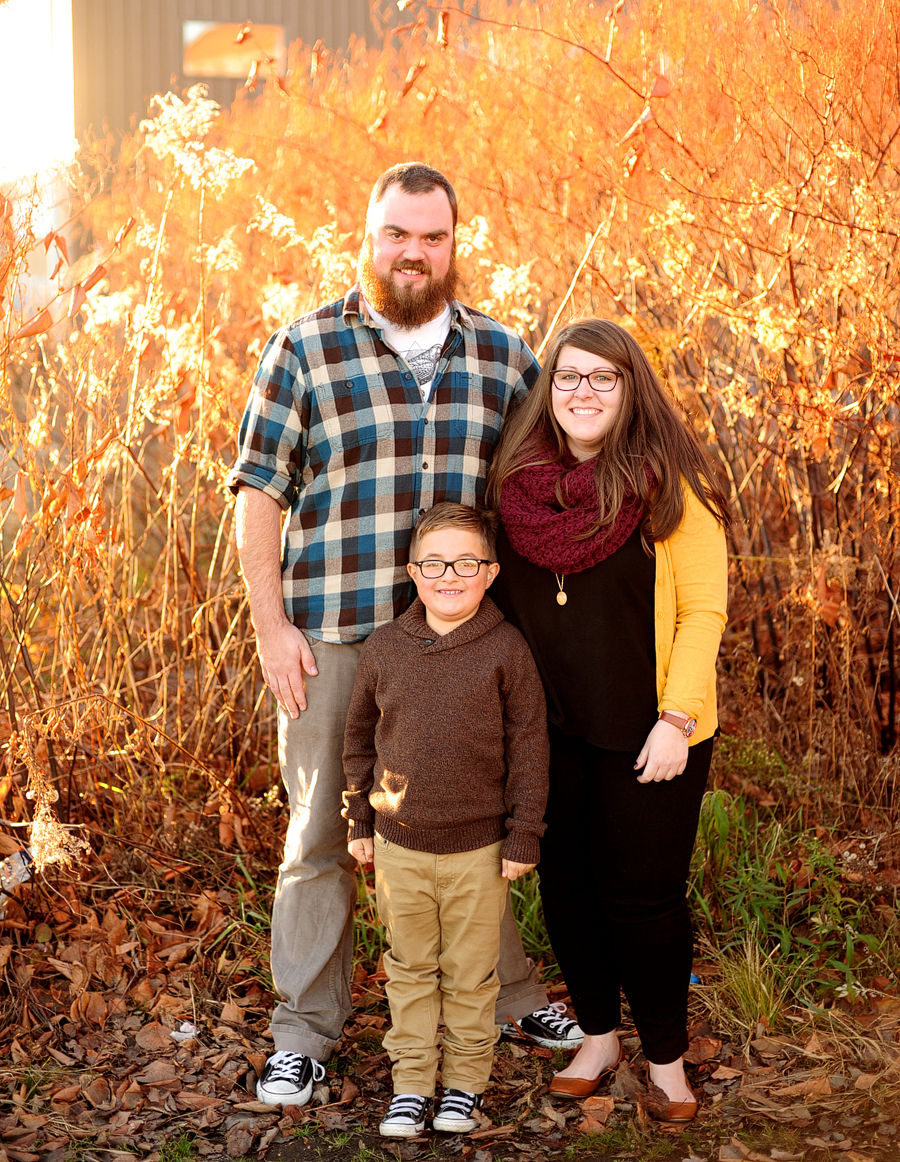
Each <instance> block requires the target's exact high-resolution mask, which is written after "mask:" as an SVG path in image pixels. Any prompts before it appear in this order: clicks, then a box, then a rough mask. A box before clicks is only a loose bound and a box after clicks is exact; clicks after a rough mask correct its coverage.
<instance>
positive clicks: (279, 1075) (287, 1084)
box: [256, 1049, 325, 1106]
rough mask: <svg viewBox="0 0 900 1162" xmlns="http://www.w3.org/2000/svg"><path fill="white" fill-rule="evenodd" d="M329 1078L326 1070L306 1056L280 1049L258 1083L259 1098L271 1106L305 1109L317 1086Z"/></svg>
mask: <svg viewBox="0 0 900 1162" xmlns="http://www.w3.org/2000/svg"><path fill="white" fill-rule="evenodd" d="M324 1077H325V1067H324V1066H322V1065H320V1064H319V1063H318V1061H316V1060H315V1059H314V1058H312V1057H307V1056H306V1054H305V1053H289V1052H288V1051H287V1050H286V1049H280V1050H279V1051H278V1052H277V1053H273V1054H272V1056H271V1057H270V1058H269V1060H268V1061H267V1062H266V1066H265V1069H263V1071H262V1074H261V1076H260V1079H259V1081H258V1082H257V1083H256V1099H257V1101H261V1102H265V1104H266V1105H267V1106H305V1105H306V1103H307V1102H308V1101H309V1099H310V1098H311V1097H312V1091H313V1086H314V1085H315V1083H316V1082H317V1081H322V1080H323V1078H324Z"/></svg>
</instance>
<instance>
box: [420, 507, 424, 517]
mask: <svg viewBox="0 0 900 1162" xmlns="http://www.w3.org/2000/svg"><path fill="white" fill-rule="evenodd" d="M424 515H425V509H424V508H420V509H419V516H424Z"/></svg>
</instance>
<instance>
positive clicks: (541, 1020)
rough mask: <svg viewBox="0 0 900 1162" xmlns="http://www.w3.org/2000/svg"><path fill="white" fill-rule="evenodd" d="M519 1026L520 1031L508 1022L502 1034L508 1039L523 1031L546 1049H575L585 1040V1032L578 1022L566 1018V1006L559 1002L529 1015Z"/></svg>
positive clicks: (501, 1028)
mask: <svg viewBox="0 0 900 1162" xmlns="http://www.w3.org/2000/svg"><path fill="white" fill-rule="evenodd" d="M517 1024H518V1026H519V1028H518V1029H517V1028H516V1025H515V1024H513V1023H512V1022H507V1023H506V1024H505V1025H501V1026H500V1032H501V1033H502V1034H503V1035H504V1036H506V1037H515V1036H516V1035H517V1034H518V1032H519V1030H520V1029H521V1031H522V1032H523V1033H524V1034H525V1036H526V1037H529V1038H530V1039H531V1040H532V1041H536V1042H537V1044H538V1045H543V1047H544V1048H545V1049H575V1048H577V1046H579V1045H580V1044H581V1042H582V1041H583V1040H584V1030H583V1029H582V1027H581V1026H580V1025H579V1024H578V1022H577V1021H573V1020H572V1018H571V1017H567V1016H566V1006H565V1005H562V1004H560V1003H559V1001H557V1002H556V1003H555V1004H552V1005H548V1006H547V1007H546V1009H537V1010H536V1011H535V1012H534V1013H529V1014H528V1016H527V1017H523V1018H522V1020H521V1021H518V1022H517Z"/></svg>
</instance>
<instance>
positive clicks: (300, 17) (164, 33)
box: [72, 0, 374, 138]
mask: <svg viewBox="0 0 900 1162" xmlns="http://www.w3.org/2000/svg"><path fill="white" fill-rule="evenodd" d="M185 20H221V21H230V22H236V23H239V24H243V23H244V21H247V20H252V21H253V22H254V23H256V24H281V25H283V26H284V29H285V36H286V40H287V42H288V43H291V42H292V41H295V40H303V41H305V42H306V43H307V44H315V42H316V41H317V40H319V39H321V40H322V41H324V43H325V45H326V46H327V47H328V48H342V47H344V46H346V44H347V42H348V40H349V38H350V36H351V34H356V35H357V36H362V37H364V38H366V39H367V40H369V42H370V43H371V42H372V37H373V34H374V30H373V27H372V23H371V20H370V16H369V0H72V43H73V54H74V66H75V133H76V136H78V137H79V138H80V137H81V136H82V135H83V134H84V133H85V131H86V130H88V129H91V131H92V132H93V134H94V135H95V136H99V135H100V134H102V133H103V132H104V130H105V129H107V128H108V129H109V130H111V131H112V132H113V133H115V134H116V135H117V136H118V135H121V134H122V133H123V132H126V131H127V130H128V129H130V128H131V127H132V124H135V123H136V122H137V121H139V120H140V119H141V118H142V117H144V116H145V115H146V111H147V104H148V101H149V100H150V97H152V96H153V95H154V94H155V93H164V92H168V91H169V90H172V91H173V92H180V91H181V90H182V89H184V88H186V87H187V86H189V85H194V84H197V83H198V82H200V81H202V82H203V83H204V84H206V85H207V86H208V88H209V95H210V97H212V98H213V100H215V101H218V102H219V103H220V104H222V105H224V106H228V105H230V104H231V102H232V101H233V99H234V96H235V93H236V92H237V90H238V89H239V88H240V87H241V85H242V82H241V81H239V80H234V79H232V78H223V77H211V78H204V77H190V78H185V77H184V76H183V75H182V71H181V70H182V55H183V49H182V22H183V21H185Z"/></svg>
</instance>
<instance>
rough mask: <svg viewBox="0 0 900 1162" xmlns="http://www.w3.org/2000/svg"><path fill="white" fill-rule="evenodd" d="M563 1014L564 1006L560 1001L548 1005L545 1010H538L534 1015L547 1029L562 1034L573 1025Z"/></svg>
mask: <svg viewBox="0 0 900 1162" xmlns="http://www.w3.org/2000/svg"><path fill="white" fill-rule="evenodd" d="M565 1014H566V1006H565V1005H564V1004H562V1003H561V1002H560V1001H555V1002H554V1003H553V1004H551V1005H548V1006H547V1007H546V1009H539V1010H538V1011H537V1012H536V1013H535V1014H534V1015H535V1017H539V1018H540V1020H541V1023H542V1024H544V1025H547V1026H548V1028H550V1029H555V1030H556V1032H558V1033H562V1032H563V1031H564V1030H565V1029H567V1028H568V1027H569V1026H570V1025H574V1024H575V1022H574V1021H573V1020H572V1019H571V1017H567V1016H566V1015H565Z"/></svg>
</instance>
